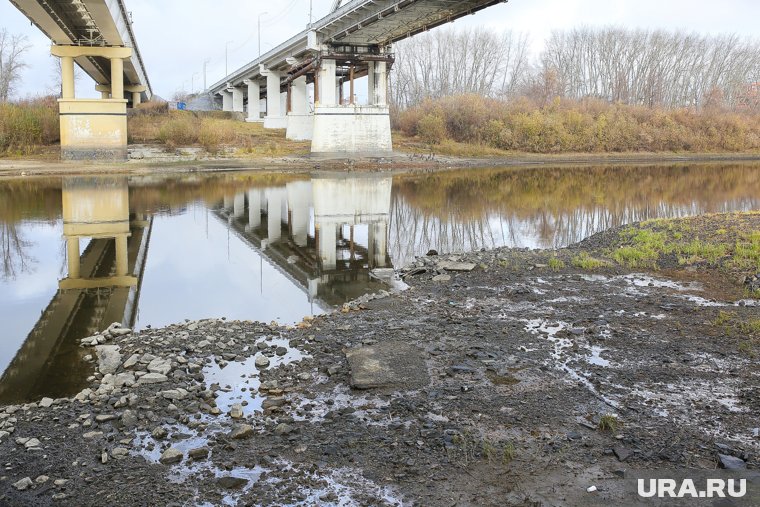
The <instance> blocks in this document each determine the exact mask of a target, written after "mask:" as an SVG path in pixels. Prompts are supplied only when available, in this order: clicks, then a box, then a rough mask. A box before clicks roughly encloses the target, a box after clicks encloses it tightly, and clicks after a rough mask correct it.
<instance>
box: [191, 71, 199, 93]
mask: <svg viewBox="0 0 760 507" xmlns="http://www.w3.org/2000/svg"><path fill="white" fill-rule="evenodd" d="M199 75H200V72H193V76H192V77H191V78H190V93H195V76H199Z"/></svg>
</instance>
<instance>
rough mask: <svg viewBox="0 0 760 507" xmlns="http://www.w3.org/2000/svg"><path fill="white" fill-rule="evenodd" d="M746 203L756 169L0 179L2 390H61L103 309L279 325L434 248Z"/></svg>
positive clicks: (529, 241) (117, 317)
mask: <svg viewBox="0 0 760 507" xmlns="http://www.w3.org/2000/svg"><path fill="white" fill-rule="evenodd" d="M752 209H760V165H758V164H755V165H752V164H733V165H728V164H723V165H692V166H687V165H682V166H651V167H628V166H627V167H571V168H568V167H565V168H549V167H546V168H544V167H542V168H492V169H469V170H461V171H450V172H441V173H433V174H423V175H411V174H401V175H389V174H387V173H386V174H383V173H371V174H360V175H347V174H344V173H339V174H338V173H336V174H325V173H319V174H308V173H304V174H283V173H261V172H256V173H247V172H234V173H212V174H190V175H188V174H183V175H154V176H103V177H91V176H87V177H80V176H66V177H57V178H24V179H19V180H2V181H0V249H1V250H0V254H1V255H2V259H1V263H0V322H2V327H1V328H0V372H3V373H2V377H1V378H0V402H16V401H23V400H33V399H38V398H40V397H41V396H43V395H45V396H52V397H55V396H64V395H70V394H72V393H73V392H76V390H77V389H78V388H79V386H81V385H82V383H83V382H84V380H85V378H86V376H87V375H89V374H91V372H92V369H91V367H90V366H88V365H87V363H85V362H84V361H83V359H82V358H83V356H84V355H85V354H87V353H90V352H91V349H90V350H84V349H82V348H80V347H79V346H78V344H79V340H80V339H81V338H82V337H85V336H89V335H91V334H93V333H95V332H96V331H99V330H101V329H103V328H105V327H107V326H108V325H109V324H110V323H112V322H121V323H123V324H124V325H126V326H130V327H135V328H138V329H144V328H146V327H149V326H153V327H157V326H163V325H167V324H170V323H173V322H179V321H182V320H184V319H200V318H208V317H226V318H228V319H241V320H259V321H265V322H269V321H272V320H276V321H278V322H281V323H293V322H296V321H299V320H301V319H302V318H303V317H304V316H306V315H314V314H318V313H323V312H325V311H328V310H330V309H331V308H335V307H338V306H340V305H342V304H343V303H344V302H346V301H349V300H352V299H355V298H357V297H359V296H361V295H363V294H366V293H368V292H375V291H378V290H382V289H385V288H388V286H389V285H388V284H389V283H392V281H391V279H390V277H391V276H392V271H391V268H394V267H395V268H398V267H401V266H403V265H404V264H405V263H407V262H409V261H410V260H413V259H414V256H415V255H422V254H425V253H426V252H427V251H428V250H430V249H435V250H437V251H439V252H441V253H448V252H461V251H467V250H471V249H479V248H492V247H497V246H512V247H529V248H558V247H562V246H566V245H569V244H572V243H575V242H577V241H580V240H582V239H584V238H586V237H588V236H589V235H591V234H594V233H596V232H600V231H603V230H605V229H608V228H610V227H616V226H619V225H623V224H626V223H630V222H635V221H639V220H646V219H651V218H660V217H682V216H688V215H694V214H700V213H708V212H723V211H736V210H752Z"/></svg>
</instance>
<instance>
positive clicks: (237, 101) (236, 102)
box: [230, 86, 244, 113]
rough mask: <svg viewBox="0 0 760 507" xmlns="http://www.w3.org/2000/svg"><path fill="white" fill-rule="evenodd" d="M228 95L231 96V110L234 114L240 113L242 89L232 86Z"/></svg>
mask: <svg viewBox="0 0 760 507" xmlns="http://www.w3.org/2000/svg"><path fill="white" fill-rule="evenodd" d="M230 93H231V94H232V110H233V111H234V112H236V113H242V112H243V100H244V97H243V90H242V88H238V87H237V86H233V87H231V88H230Z"/></svg>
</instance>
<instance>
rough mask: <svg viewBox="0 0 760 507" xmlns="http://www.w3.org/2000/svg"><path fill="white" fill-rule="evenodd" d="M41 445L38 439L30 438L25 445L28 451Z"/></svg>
mask: <svg viewBox="0 0 760 507" xmlns="http://www.w3.org/2000/svg"><path fill="white" fill-rule="evenodd" d="M41 444H42V443H41V442H40V441H39V440H38V439H36V438H30V439H29V440H27V441H26V443H24V447H26V448H27V449H34V448H38V447H39V446H40V445H41Z"/></svg>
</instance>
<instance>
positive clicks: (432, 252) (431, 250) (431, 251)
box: [425, 248, 438, 257]
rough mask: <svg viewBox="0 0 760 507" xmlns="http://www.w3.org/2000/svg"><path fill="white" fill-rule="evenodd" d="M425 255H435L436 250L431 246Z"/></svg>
mask: <svg viewBox="0 0 760 507" xmlns="http://www.w3.org/2000/svg"><path fill="white" fill-rule="evenodd" d="M425 255H427V256H428V257H435V256H436V255H438V250H435V249H433V248H431V249H430V250H428V253H426V254H425Z"/></svg>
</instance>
